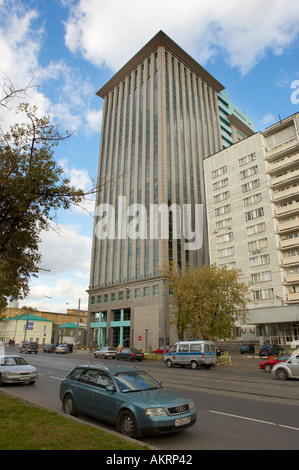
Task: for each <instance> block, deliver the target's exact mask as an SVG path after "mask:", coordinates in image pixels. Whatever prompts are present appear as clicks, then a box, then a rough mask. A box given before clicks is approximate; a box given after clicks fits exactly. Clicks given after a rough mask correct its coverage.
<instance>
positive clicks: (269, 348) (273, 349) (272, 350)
mask: <svg viewBox="0 0 299 470" xmlns="http://www.w3.org/2000/svg"><path fill="white" fill-rule="evenodd" d="M283 351H285V349H284V348H283V347H282V346H279V344H269V345H266V348H264V347H263V348H262V349H261V350H260V355H261V356H278V355H279V354H282V352H283Z"/></svg>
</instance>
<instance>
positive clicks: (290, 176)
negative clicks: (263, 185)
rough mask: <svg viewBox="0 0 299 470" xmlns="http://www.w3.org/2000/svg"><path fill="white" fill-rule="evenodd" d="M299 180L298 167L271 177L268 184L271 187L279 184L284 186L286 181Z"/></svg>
mask: <svg viewBox="0 0 299 470" xmlns="http://www.w3.org/2000/svg"><path fill="white" fill-rule="evenodd" d="M298 180H299V169H296V170H294V171H289V172H288V173H286V174H285V175H282V176H278V177H276V178H271V183H270V186H271V188H273V189H275V188H279V186H285V185H287V184H288V183H289V184H292V183H294V182H298Z"/></svg>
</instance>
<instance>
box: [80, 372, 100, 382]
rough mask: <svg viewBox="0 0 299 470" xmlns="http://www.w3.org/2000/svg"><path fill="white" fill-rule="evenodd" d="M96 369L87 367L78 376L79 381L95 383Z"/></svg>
mask: <svg viewBox="0 0 299 470" xmlns="http://www.w3.org/2000/svg"><path fill="white" fill-rule="evenodd" d="M97 375H98V371H97V370H95V369H87V370H86V371H85V372H83V374H82V375H81V377H80V382H84V383H88V384H95V383H96V378H97Z"/></svg>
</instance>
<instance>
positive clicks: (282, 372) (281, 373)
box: [275, 368, 288, 380]
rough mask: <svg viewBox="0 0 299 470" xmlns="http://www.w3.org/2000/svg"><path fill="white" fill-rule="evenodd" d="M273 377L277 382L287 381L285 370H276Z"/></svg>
mask: <svg viewBox="0 0 299 470" xmlns="http://www.w3.org/2000/svg"><path fill="white" fill-rule="evenodd" d="M275 377H276V378H277V379H278V380H287V378H288V373H287V371H286V370H285V369H281V368H279V369H277V371H276V373H275Z"/></svg>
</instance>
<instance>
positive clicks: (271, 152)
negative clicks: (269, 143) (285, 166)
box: [266, 137, 299, 161]
mask: <svg viewBox="0 0 299 470" xmlns="http://www.w3.org/2000/svg"><path fill="white" fill-rule="evenodd" d="M297 149H298V150H299V142H298V140H297V138H296V137H295V138H294V139H291V140H289V141H287V142H284V143H282V144H280V145H277V146H276V147H274V148H271V149H267V148H266V160H268V161H273V160H274V159H276V158H282V157H283V156H284V155H287V154H288V153H290V150H292V151H293V152H294V151H296V150H297Z"/></svg>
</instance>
